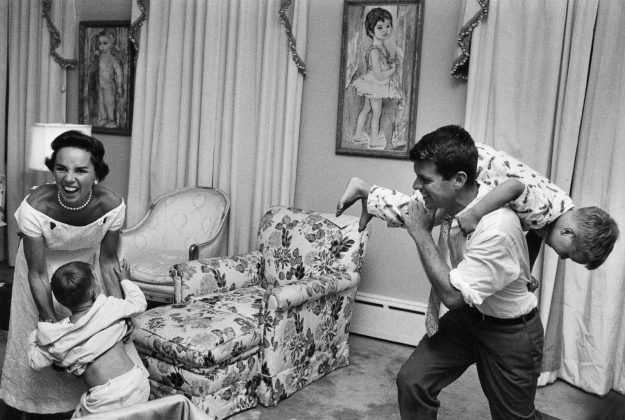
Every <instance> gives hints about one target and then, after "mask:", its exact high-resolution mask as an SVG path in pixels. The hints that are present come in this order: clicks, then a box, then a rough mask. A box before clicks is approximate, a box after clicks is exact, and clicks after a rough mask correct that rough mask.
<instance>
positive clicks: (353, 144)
mask: <svg viewBox="0 0 625 420" xmlns="http://www.w3.org/2000/svg"><path fill="white" fill-rule="evenodd" d="M423 3H424V0H398V1H385V0H378V1H371V0H346V1H345V3H344V7H343V39H342V46H341V72H340V80H339V105H338V118H337V134H336V153H337V154H346V155H364V156H379V157H388V158H398V159H406V158H408V152H409V151H410V148H411V147H412V145H413V144H414V142H415V132H416V127H415V121H416V115H417V93H418V87H419V64H420V58H421V36H422V35H421V34H422V31H423Z"/></svg>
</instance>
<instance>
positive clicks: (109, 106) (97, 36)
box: [78, 21, 134, 135]
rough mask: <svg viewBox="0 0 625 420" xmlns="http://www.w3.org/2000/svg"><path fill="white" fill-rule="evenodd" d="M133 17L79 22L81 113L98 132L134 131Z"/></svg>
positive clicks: (87, 122) (94, 130)
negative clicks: (124, 19) (131, 25)
mask: <svg viewBox="0 0 625 420" xmlns="http://www.w3.org/2000/svg"><path fill="white" fill-rule="evenodd" d="M129 28H130V21H82V22H80V25H79V49H80V52H79V61H78V73H79V78H80V84H79V89H78V90H79V96H80V100H79V113H78V114H79V116H78V120H79V121H78V122H79V123H81V124H89V125H91V126H92V131H93V132H94V133H106V134H121V135H130V131H131V128H132V127H131V125H132V94H133V89H132V83H133V75H134V60H133V51H134V50H133V48H132V45H131V42H130V40H129V38H128V30H129Z"/></svg>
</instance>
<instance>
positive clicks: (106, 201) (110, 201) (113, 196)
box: [93, 184, 124, 213]
mask: <svg viewBox="0 0 625 420" xmlns="http://www.w3.org/2000/svg"><path fill="white" fill-rule="evenodd" d="M93 194H94V196H95V198H96V199H97V200H98V203H100V205H101V206H102V210H104V213H107V212H109V211H111V210H113V209H114V208H116V207H118V206H119V205H120V204H121V203H122V202H123V201H124V200H123V198H122V196H121V195H119V194H118V193H117V192H115V191H114V190H112V189H110V188H109V187H106V186H104V185H102V184H98V185H94V186H93Z"/></svg>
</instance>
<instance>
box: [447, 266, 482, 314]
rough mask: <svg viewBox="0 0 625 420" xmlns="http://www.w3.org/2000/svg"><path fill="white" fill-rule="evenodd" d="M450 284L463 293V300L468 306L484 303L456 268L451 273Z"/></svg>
mask: <svg viewBox="0 0 625 420" xmlns="http://www.w3.org/2000/svg"><path fill="white" fill-rule="evenodd" d="M449 282H450V283H451V285H452V286H454V287H455V288H456V289H458V290H459V291H460V293H462V298H463V299H464V301H465V303H466V304H467V305H469V306H474V305H481V304H482V302H483V301H484V299H482V297H481V296H480V294H479V293H477V292H476V291H475V290H473V289H471V286H469V284H467V282H465V281H464V279H463V278H462V274H461V273H460V270H458V269H455V268H454V269H452V270H451V271H450V272H449Z"/></svg>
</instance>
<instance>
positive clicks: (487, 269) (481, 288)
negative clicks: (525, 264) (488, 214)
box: [449, 231, 521, 306]
mask: <svg viewBox="0 0 625 420" xmlns="http://www.w3.org/2000/svg"><path fill="white" fill-rule="evenodd" d="M469 242H470V245H469V243H468V245H469V246H468V247H467V248H468V249H467V252H466V253H465V254H464V258H463V260H462V261H461V262H460V264H458V267H456V268H455V269H453V270H451V272H450V274H449V280H450V282H451V284H452V286H454V287H455V288H456V289H458V290H459V291H460V292H461V293H462V296H463V298H464V301H465V302H466V303H467V304H468V305H470V306H474V305H481V304H482V302H483V301H484V299H486V298H487V297H489V296H491V295H493V294H495V293H496V292H498V291H499V290H501V289H503V288H504V287H506V286H507V285H508V284H510V283H512V282H513V281H514V280H516V279H517V278H518V277H519V273H520V270H521V269H520V266H519V256H518V255H515V254H517V251H516V249H517V248H516V247H514V246H512V243H511V241H510V239H509V238H508V237H507V235H505V234H503V233H501V232H494V233H493V232H489V233H486V234H480V233H479V232H477V231H476V232H475V233H474V235H473V236H472V237H471V239H469Z"/></svg>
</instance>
